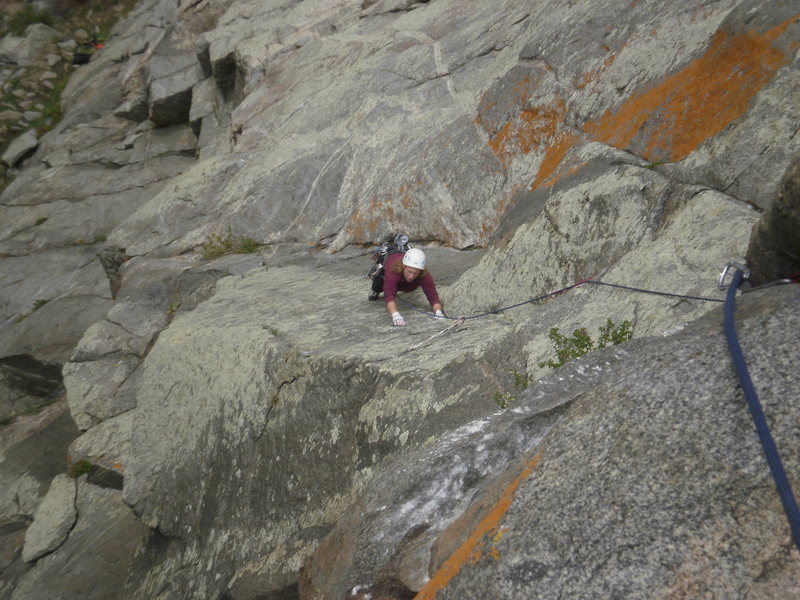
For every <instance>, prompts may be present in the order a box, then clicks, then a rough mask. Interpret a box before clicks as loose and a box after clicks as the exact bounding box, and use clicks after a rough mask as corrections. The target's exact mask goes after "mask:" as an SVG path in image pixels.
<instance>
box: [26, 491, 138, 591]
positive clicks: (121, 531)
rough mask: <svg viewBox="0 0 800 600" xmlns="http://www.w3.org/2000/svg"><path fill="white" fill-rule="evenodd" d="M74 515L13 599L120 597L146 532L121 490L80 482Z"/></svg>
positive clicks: (28, 574) (30, 572)
mask: <svg viewBox="0 0 800 600" xmlns="http://www.w3.org/2000/svg"><path fill="white" fill-rule="evenodd" d="M75 509H76V510H77V513H78V519H77V522H76V523H75V526H74V528H73V529H72V531H70V534H69V537H68V538H67V540H66V541H65V542H64V544H63V545H62V546H61V547H60V548H59V549H58V551H57V552H54V553H52V554H49V555H47V556H45V557H43V558H40V559H39V560H38V561H37V562H36V564H35V565H34V567H33V569H31V570H30V571H29V572H28V573H27V574H26V575H25V576H23V577H22V578H21V579H20V581H19V583H18V584H17V587H16V589H15V590H14V598H15V600H34V599H36V600H38V599H40V598H57V597H61V598H83V599H85V600H93V599H97V600H100V599H103V600H111V599H114V598H124V597H125V596H124V595H122V594H121V593H120V582H121V581H122V580H123V579H124V577H125V574H126V573H127V572H128V569H129V568H130V565H131V563H132V562H133V560H134V554H135V552H136V550H137V548H138V547H139V546H140V545H141V544H142V543H143V541H144V539H145V538H146V536H147V530H146V529H145V528H144V527H143V526H142V525H141V523H140V522H139V521H138V520H137V519H136V517H135V516H134V514H133V513H132V512H131V510H130V509H129V508H128V507H127V506H125V504H124V503H123V502H122V500H121V499H120V495H119V492H118V491H117V490H113V489H107V488H101V487H97V486H94V485H91V484H89V483H87V481H86V477H85V476H84V477H82V478H81V479H80V480H79V481H78V491H77V498H76V500H75Z"/></svg>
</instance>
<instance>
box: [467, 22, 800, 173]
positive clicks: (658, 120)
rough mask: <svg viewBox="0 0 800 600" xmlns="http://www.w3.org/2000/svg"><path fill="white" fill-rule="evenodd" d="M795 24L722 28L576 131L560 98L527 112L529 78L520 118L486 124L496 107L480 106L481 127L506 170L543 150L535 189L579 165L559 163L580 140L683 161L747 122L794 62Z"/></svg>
mask: <svg viewBox="0 0 800 600" xmlns="http://www.w3.org/2000/svg"><path fill="white" fill-rule="evenodd" d="M797 21H800V15H795V16H793V17H792V18H790V19H787V20H786V21H784V22H783V23H781V24H780V25H777V26H776V27H773V28H772V29H769V30H767V31H765V32H760V31H756V30H749V31H744V32H740V33H731V32H729V31H726V30H724V29H720V30H719V31H717V33H716V34H715V35H714V36H713V38H712V39H711V42H710V44H709V46H708V48H707V49H706V51H705V52H704V53H703V55H702V56H700V57H699V58H697V59H695V60H693V61H692V62H690V63H689V64H687V65H686V66H684V67H683V68H682V69H680V70H679V71H678V72H676V73H674V74H672V75H670V76H668V77H666V78H664V79H662V80H660V81H658V82H656V83H654V84H650V85H647V86H643V87H642V88H641V89H639V90H638V91H635V92H634V93H633V95H632V96H630V97H629V98H628V99H627V100H625V101H624V102H623V103H622V104H621V105H619V106H617V107H615V108H611V109H609V110H607V111H606V112H605V113H603V114H602V115H601V116H599V117H598V118H596V119H591V120H589V121H587V122H585V123H584V124H583V125H582V126H578V129H570V128H568V127H566V125H565V122H566V115H567V112H568V109H567V108H566V103H565V102H564V100H563V99H562V98H556V99H555V100H554V101H553V103H552V105H550V106H536V107H533V108H528V107H527V104H528V102H529V98H527V97H524V98H518V97H517V96H519V93H520V90H526V91H528V92H529V93H532V91H533V90H532V89H531V88H532V86H531V85H529V84H528V80H527V79H525V78H523V79H522V80H521V82H520V85H519V86H516V87H515V88H514V92H513V96H514V97H513V102H514V103H517V104H518V105H519V106H520V107H521V108H520V110H519V112H518V114H517V116H516V117H515V118H513V119H511V120H510V121H508V122H506V123H504V124H499V123H492V124H488V123H483V119H482V117H481V113H482V112H483V111H485V110H488V109H490V108H491V105H483V104H482V105H481V106H479V108H478V111H479V116H478V118H477V119H476V123H479V124H482V125H484V127H486V128H487V130H488V129H489V127H488V126H489V125H491V126H492V128H493V129H494V131H496V133H494V134H492V135H490V138H489V141H488V145H489V148H490V149H491V151H492V152H493V153H494V155H495V156H496V157H497V159H498V161H499V162H500V166H501V168H503V169H507V168H508V167H509V165H510V164H511V162H512V161H513V160H514V159H515V158H516V157H517V156H520V155H524V154H528V153H529V152H531V151H532V150H539V151H544V156H543V158H542V161H541V163H540V166H539V171H538V173H537V175H536V177H535V179H534V181H533V183H532V184H531V189H536V188H538V187H541V186H550V185H552V184H553V183H555V182H556V181H557V180H558V178H559V177H561V176H563V175H564V174H565V173H566V174H568V173H571V172H574V171H575V170H577V169H578V168H579V165H578V166H573V168H572V169H567V168H564V167H563V166H562V164H561V163H562V161H563V160H564V158H565V157H566V156H567V154H568V153H569V151H570V149H571V148H573V147H575V146H576V145H578V144H579V143H580V142H582V141H591V140H594V141H599V142H603V143H605V144H609V145H611V146H614V147H616V148H620V149H622V150H628V151H630V152H633V153H635V154H638V155H640V156H642V157H643V158H645V159H646V160H650V161H656V160H658V161H670V162H675V161H679V160H682V159H683V158H685V157H686V156H688V155H689V154H690V153H691V152H692V151H694V150H695V149H696V148H697V147H698V146H699V145H700V144H702V143H703V142H704V141H705V140H707V139H709V138H711V137H713V136H715V135H717V134H718V133H720V132H721V131H722V130H723V129H724V128H725V127H727V126H728V125H729V124H730V123H732V122H733V121H735V120H736V119H738V118H740V117H742V116H743V115H744V114H745V113H746V112H747V109H748V106H749V104H750V102H751V101H752V100H753V98H754V97H755V95H756V94H757V93H758V92H759V90H761V88H763V87H764V86H765V85H766V84H767V83H768V82H769V81H770V80H771V79H772V78H773V77H774V76H775V73H776V72H777V71H778V69H779V68H781V67H782V66H784V65H785V64H787V63H788V62H789V61H790V60H791V57H792V55H793V53H794V51H795V50H796V47H797V44H796V43H793V44H789V45H785V47H784V48H781V47H779V45H777V44H775V42H776V41H777V40H778V38H780V37H781V35H783V34H784V33H785V31H786V30H787V28H788V27H789V26H790V25H792V24H793V23H796V22H797ZM624 48H625V46H623V50H624ZM614 60H615V56H610V57H608V58H606V59H605V61H604V63H603V65H602V67H600V68H596V69H594V70H593V71H591V72H589V73H587V74H586V75H585V76H584V77H583V78H579V80H578V85H577V86H576V88H577V89H582V88H583V87H585V86H586V85H587V84H588V83H589V82H592V81H595V80H598V79H599V78H600V77H601V76H602V74H603V73H604V72H605V70H606V69H607V68H608V67H609V66H610V65H611V64H612V63H613V62H614ZM522 84H524V85H522ZM523 107H524V108H523Z"/></svg>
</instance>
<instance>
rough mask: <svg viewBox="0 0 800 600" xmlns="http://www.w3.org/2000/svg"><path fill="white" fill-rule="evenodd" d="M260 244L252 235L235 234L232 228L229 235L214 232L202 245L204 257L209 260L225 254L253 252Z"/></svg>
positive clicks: (256, 250)
mask: <svg viewBox="0 0 800 600" xmlns="http://www.w3.org/2000/svg"><path fill="white" fill-rule="evenodd" d="M258 248H259V244H258V242H257V241H256V240H254V239H253V238H250V237H237V236H234V235H233V234H232V233H231V231H230V230H228V233H227V235H224V236H223V235H220V234H218V233H212V234H211V235H210V236H209V237H208V239H207V240H206V242H205V243H204V244H203V246H202V254H203V258H204V259H206V260H208V259H211V258H217V257H219V256H222V255H223V254H231V253H236V254H252V253H253V252H258Z"/></svg>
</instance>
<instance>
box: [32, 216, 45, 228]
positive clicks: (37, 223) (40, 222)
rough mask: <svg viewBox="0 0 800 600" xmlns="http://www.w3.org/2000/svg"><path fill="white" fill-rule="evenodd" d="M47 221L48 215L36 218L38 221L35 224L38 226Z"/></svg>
mask: <svg viewBox="0 0 800 600" xmlns="http://www.w3.org/2000/svg"><path fill="white" fill-rule="evenodd" d="M45 221H47V217H39V218H38V219H36V222H35V223H34V226H36V227H38V226H39V225H41V224H42V223H44V222H45Z"/></svg>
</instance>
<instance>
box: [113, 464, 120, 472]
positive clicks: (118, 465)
mask: <svg viewBox="0 0 800 600" xmlns="http://www.w3.org/2000/svg"><path fill="white" fill-rule="evenodd" d="M112 468H113V469H114V470H116V471H122V463H114V466H113V467H112Z"/></svg>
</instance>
